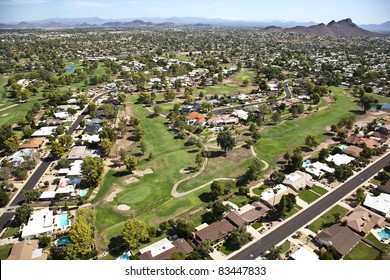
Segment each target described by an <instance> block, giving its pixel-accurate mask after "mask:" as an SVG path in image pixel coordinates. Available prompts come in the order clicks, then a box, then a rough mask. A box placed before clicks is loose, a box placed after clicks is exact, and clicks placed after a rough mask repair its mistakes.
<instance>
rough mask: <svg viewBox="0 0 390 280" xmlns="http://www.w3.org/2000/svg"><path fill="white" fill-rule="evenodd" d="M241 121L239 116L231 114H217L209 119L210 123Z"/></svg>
mask: <svg viewBox="0 0 390 280" xmlns="http://www.w3.org/2000/svg"><path fill="white" fill-rule="evenodd" d="M238 122H239V119H238V118H237V117H231V116H226V115H224V116H217V117H214V118H211V119H209V120H208V121H207V123H208V124H209V125H211V124H213V125H230V124H236V123H238Z"/></svg>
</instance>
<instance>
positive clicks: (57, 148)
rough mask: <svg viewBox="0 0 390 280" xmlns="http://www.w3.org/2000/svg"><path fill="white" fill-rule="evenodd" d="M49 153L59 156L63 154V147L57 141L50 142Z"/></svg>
mask: <svg viewBox="0 0 390 280" xmlns="http://www.w3.org/2000/svg"><path fill="white" fill-rule="evenodd" d="M51 154H52V155H53V156H55V157H56V158H61V157H62V156H63V155H64V154H65V149H64V147H62V145H61V144H60V143H59V142H57V141H56V142H53V143H52V144H51Z"/></svg>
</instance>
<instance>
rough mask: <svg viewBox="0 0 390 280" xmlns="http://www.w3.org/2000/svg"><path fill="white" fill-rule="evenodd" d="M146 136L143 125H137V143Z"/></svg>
mask: <svg viewBox="0 0 390 280" xmlns="http://www.w3.org/2000/svg"><path fill="white" fill-rule="evenodd" d="M144 134H145V131H144V130H143V129H142V127H141V125H140V124H139V125H137V126H136V127H135V128H134V130H133V137H134V139H135V141H139V140H141V138H142V136H143V135H144Z"/></svg>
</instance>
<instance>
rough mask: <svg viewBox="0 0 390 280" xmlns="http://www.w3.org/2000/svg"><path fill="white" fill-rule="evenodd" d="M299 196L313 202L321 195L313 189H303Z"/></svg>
mask: <svg viewBox="0 0 390 280" xmlns="http://www.w3.org/2000/svg"><path fill="white" fill-rule="evenodd" d="M298 196H299V198H300V199H302V200H303V201H306V202H307V203H312V202H313V201H315V200H316V199H318V198H319V197H320V196H319V195H318V194H316V193H314V192H312V191H311V190H301V191H300V192H299V193H298Z"/></svg>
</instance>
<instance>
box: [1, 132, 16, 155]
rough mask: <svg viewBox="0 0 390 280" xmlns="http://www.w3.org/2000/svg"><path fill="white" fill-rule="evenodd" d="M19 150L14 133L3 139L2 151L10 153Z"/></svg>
mask: <svg viewBox="0 0 390 280" xmlns="http://www.w3.org/2000/svg"><path fill="white" fill-rule="evenodd" d="M17 150H19V140H18V136H17V135H16V134H13V135H12V136H11V137H9V138H7V139H6V140H5V141H4V153H5V154H6V155H10V154H13V153H15V152H16V151H17Z"/></svg>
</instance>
